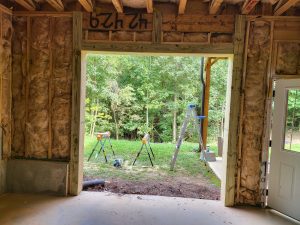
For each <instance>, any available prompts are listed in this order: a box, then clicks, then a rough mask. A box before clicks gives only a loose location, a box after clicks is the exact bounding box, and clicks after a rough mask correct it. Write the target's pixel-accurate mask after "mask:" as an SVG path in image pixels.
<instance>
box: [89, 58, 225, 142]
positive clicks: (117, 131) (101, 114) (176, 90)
mask: <svg viewBox="0 0 300 225" xmlns="http://www.w3.org/2000/svg"><path fill="white" fill-rule="evenodd" d="M227 64H228V62H227V60H220V61H218V62H217V63H216V64H214V66H213V67H212V75H211V76H212V77H211V89H210V90H211V94H210V110H209V137H210V141H214V142H215V141H216V138H217V136H218V135H222V134H221V133H222V129H221V127H222V124H223V118H224V109H225V94H226V79H227V66H228V65H227ZM200 68H201V58H200V57H174V56H129V55H126V56H125V55H89V56H88V59H87V81H86V86H87V92H86V117H85V119H86V132H87V133H88V134H89V135H94V133H95V132H104V131H111V132H112V134H113V136H114V137H115V138H116V139H119V138H123V139H136V138H138V137H139V136H142V135H143V134H144V133H145V132H148V133H150V134H151V136H152V138H153V141H155V142H169V141H176V139H177V138H178V132H179V129H180V127H181V124H182V122H183V119H184V116H185V111H186V108H187V105H188V104H189V103H196V104H197V106H198V107H201V104H202V103H201V101H202V85H201V81H200ZM195 133H196V132H195V129H193V127H192V126H190V127H189V129H188V132H187V135H186V138H187V140H188V141H197V136H196V135H193V134H195Z"/></svg>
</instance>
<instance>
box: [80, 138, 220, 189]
mask: <svg viewBox="0 0 300 225" xmlns="http://www.w3.org/2000/svg"><path fill="white" fill-rule="evenodd" d="M96 142H97V140H96V138H95V137H93V138H92V137H90V136H86V137H85V147H84V149H85V151H84V157H85V163H84V164H85V165H84V175H85V176H86V177H92V178H95V177H100V178H104V179H107V178H121V179H125V180H133V181H142V180H147V179H157V180H164V179H165V178H170V177H175V176H176V177H181V176H183V177H197V176H199V175H201V174H202V175H203V176H204V177H206V178H207V179H208V180H209V181H210V182H211V183H213V184H214V185H216V186H218V187H220V180H219V179H218V178H217V177H216V176H215V175H214V174H213V173H212V171H211V170H210V169H209V168H208V167H207V166H206V165H205V163H204V162H202V161H201V160H200V159H199V153H196V152H195V151H194V149H196V148H197V146H198V144H196V143H189V142H184V143H183V144H182V146H181V149H180V152H179V155H178V158H177V162H176V166H175V170H174V171H170V161H171V158H172V156H173V153H174V148H175V144H172V143H151V147H152V149H153V152H154V154H155V160H154V161H153V163H154V167H152V166H151V164H150V161H149V159H148V155H147V153H146V151H144V150H143V151H142V154H141V155H140V157H139V158H138V160H137V162H136V164H135V166H132V163H133V160H134V158H135V156H136V154H137V152H138V150H139V149H140V148H141V144H142V143H141V141H128V140H118V141H117V140H113V139H112V145H113V148H114V151H115V154H116V156H115V157H114V156H113V155H112V152H111V150H110V148H109V145H108V143H107V144H106V146H105V149H106V154H107V156H108V158H109V162H108V163H105V160H104V156H103V154H102V153H101V154H100V155H99V156H98V158H97V159H95V158H94V156H93V157H92V159H91V160H90V162H87V159H88V157H89V155H90V153H91V151H92V149H93V147H94V145H95V144H96ZM211 149H212V150H215V151H216V149H217V147H216V146H211ZM116 158H117V159H122V161H123V163H122V168H119V169H118V168H115V167H114V166H113V161H114V159H116Z"/></svg>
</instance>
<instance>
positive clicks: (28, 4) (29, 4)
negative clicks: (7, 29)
mask: <svg viewBox="0 0 300 225" xmlns="http://www.w3.org/2000/svg"><path fill="white" fill-rule="evenodd" d="M15 2H16V3H18V4H19V5H21V6H23V7H24V8H25V9H27V10H29V11H35V10H36V6H35V4H34V2H33V1H32V0H15Z"/></svg>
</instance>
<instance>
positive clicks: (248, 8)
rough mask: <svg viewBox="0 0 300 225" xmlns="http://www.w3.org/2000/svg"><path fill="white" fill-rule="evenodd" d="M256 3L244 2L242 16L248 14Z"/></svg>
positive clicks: (251, 0) (252, 1)
mask: <svg viewBox="0 0 300 225" xmlns="http://www.w3.org/2000/svg"><path fill="white" fill-rule="evenodd" d="M258 2H259V0H246V1H245V2H244V4H243V7H242V10H241V11H242V14H249V13H250V12H251V10H252V9H253V8H254V7H255V6H256V5H257V3H258Z"/></svg>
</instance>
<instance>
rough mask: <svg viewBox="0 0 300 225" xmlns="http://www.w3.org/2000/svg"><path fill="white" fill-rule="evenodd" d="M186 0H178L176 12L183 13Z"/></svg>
mask: <svg viewBox="0 0 300 225" xmlns="http://www.w3.org/2000/svg"><path fill="white" fill-rule="evenodd" d="M186 2H187V0H179V6H178V14H184V12H185V7H186Z"/></svg>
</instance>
